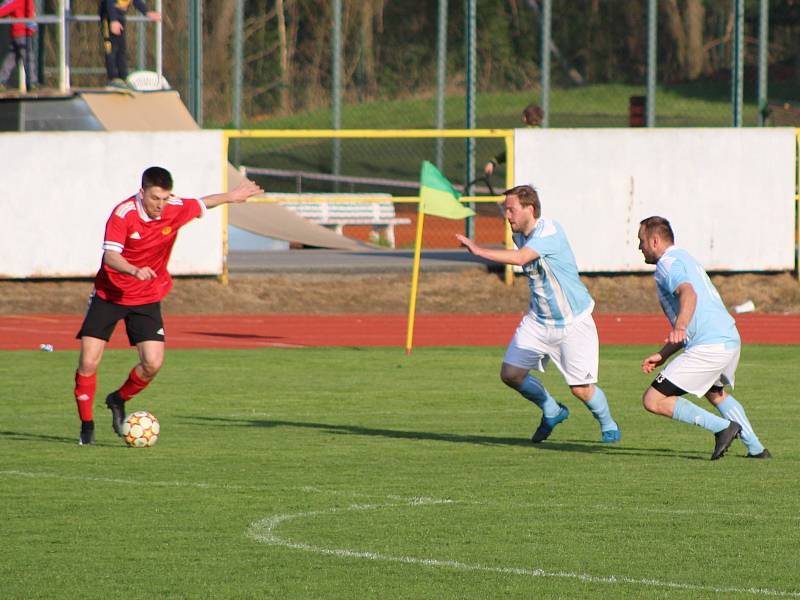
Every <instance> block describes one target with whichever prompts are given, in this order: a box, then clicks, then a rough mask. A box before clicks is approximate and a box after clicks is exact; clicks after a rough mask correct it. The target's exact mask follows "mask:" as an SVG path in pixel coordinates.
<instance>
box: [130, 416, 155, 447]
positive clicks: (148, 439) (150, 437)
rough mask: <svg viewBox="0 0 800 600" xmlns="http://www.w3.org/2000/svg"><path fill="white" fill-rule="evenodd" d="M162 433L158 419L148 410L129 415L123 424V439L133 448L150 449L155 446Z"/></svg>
mask: <svg viewBox="0 0 800 600" xmlns="http://www.w3.org/2000/svg"><path fill="white" fill-rule="evenodd" d="M160 432H161V426H160V425H159V424H158V419H156V418H155V416H153V415H152V414H151V413H149V412H147V411H146V410H138V411H136V412H133V413H131V414H129V415H128V416H127V417H125V422H124V423H123V424H122V437H123V438H124V439H125V443H126V444H128V446H132V447H133V448H149V447H150V446H153V445H155V443H156V442H157V441H158V434H159V433H160Z"/></svg>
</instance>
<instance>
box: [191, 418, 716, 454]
mask: <svg viewBox="0 0 800 600" xmlns="http://www.w3.org/2000/svg"><path fill="white" fill-rule="evenodd" d="M189 419H191V420H192V421H195V422H208V423H215V424H217V425H219V424H220V423H223V424H226V425H229V426H232V427H264V428H277V427H295V428H300V429H313V430H319V431H324V432H327V433H331V434H334V435H361V436H371V437H385V438H391V439H400V440H428V441H434V442H448V443H458V444H475V445H483V446H492V445H494V446H497V445H500V446H525V447H529V448H533V449H535V450H557V451H560V452H581V453H600V454H620V455H622V454H624V455H628V456H670V457H673V458H675V457H682V458H688V459H698V458H701V455H700V454H699V453H680V452H676V451H675V450H672V449H667V448H630V447H624V446H619V445H610V444H603V443H601V442H595V441H584V440H571V441H568V442H559V441H551V440H550V441H545V442H542V443H539V444H532V443H531V441H530V440H529V439H528V438H518V437H498V436H488V435H463V434H457V433H435V432H431V431H406V430H398V429H383V428H374V427H363V426H360V425H334V424H331V423H314V422H310V421H283V420H277V419H230V418H226V417H189Z"/></svg>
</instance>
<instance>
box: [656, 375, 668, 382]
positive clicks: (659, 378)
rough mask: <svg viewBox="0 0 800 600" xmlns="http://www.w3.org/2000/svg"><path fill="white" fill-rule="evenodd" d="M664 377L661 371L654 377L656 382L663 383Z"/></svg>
mask: <svg viewBox="0 0 800 600" xmlns="http://www.w3.org/2000/svg"><path fill="white" fill-rule="evenodd" d="M665 379H666V377H664V374H663V373H659V374H658V377H656V383H664V380H665Z"/></svg>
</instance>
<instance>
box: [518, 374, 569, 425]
mask: <svg viewBox="0 0 800 600" xmlns="http://www.w3.org/2000/svg"><path fill="white" fill-rule="evenodd" d="M517 391H518V392H519V393H520V394H522V397H523V398H525V399H526V400H530V401H531V402H533V403H534V404H535V405H536V406H538V407H539V408H541V409H542V412H543V413H544V416H545V417H548V418H549V417H555V416H556V415H557V414H558V413H559V412H561V407H560V406H559V405H558V402H556V401H555V400H554V399H553V397H552V396H551V395H550V394H549V393H547V390H546V389H544V385H542V382H541V381H539V380H538V379H536V377H534V376H532V375H528V376H527V377H526V378H525V381H523V382H522V385H521V386H519V387H518V388H517Z"/></svg>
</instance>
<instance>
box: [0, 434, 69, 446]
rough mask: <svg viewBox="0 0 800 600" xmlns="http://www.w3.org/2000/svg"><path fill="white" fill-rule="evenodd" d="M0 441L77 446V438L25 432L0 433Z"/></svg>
mask: <svg viewBox="0 0 800 600" xmlns="http://www.w3.org/2000/svg"><path fill="white" fill-rule="evenodd" d="M0 439H3V440H15V441H18V442H22V441H31V440H33V441H39V442H52V443H56V444H69V445H71V446H73V445H77V444H78V436H77V435H75V436H72V437H64V436H60V435H43V434H41V433H29V432H27V431H0Z"/></svg>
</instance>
